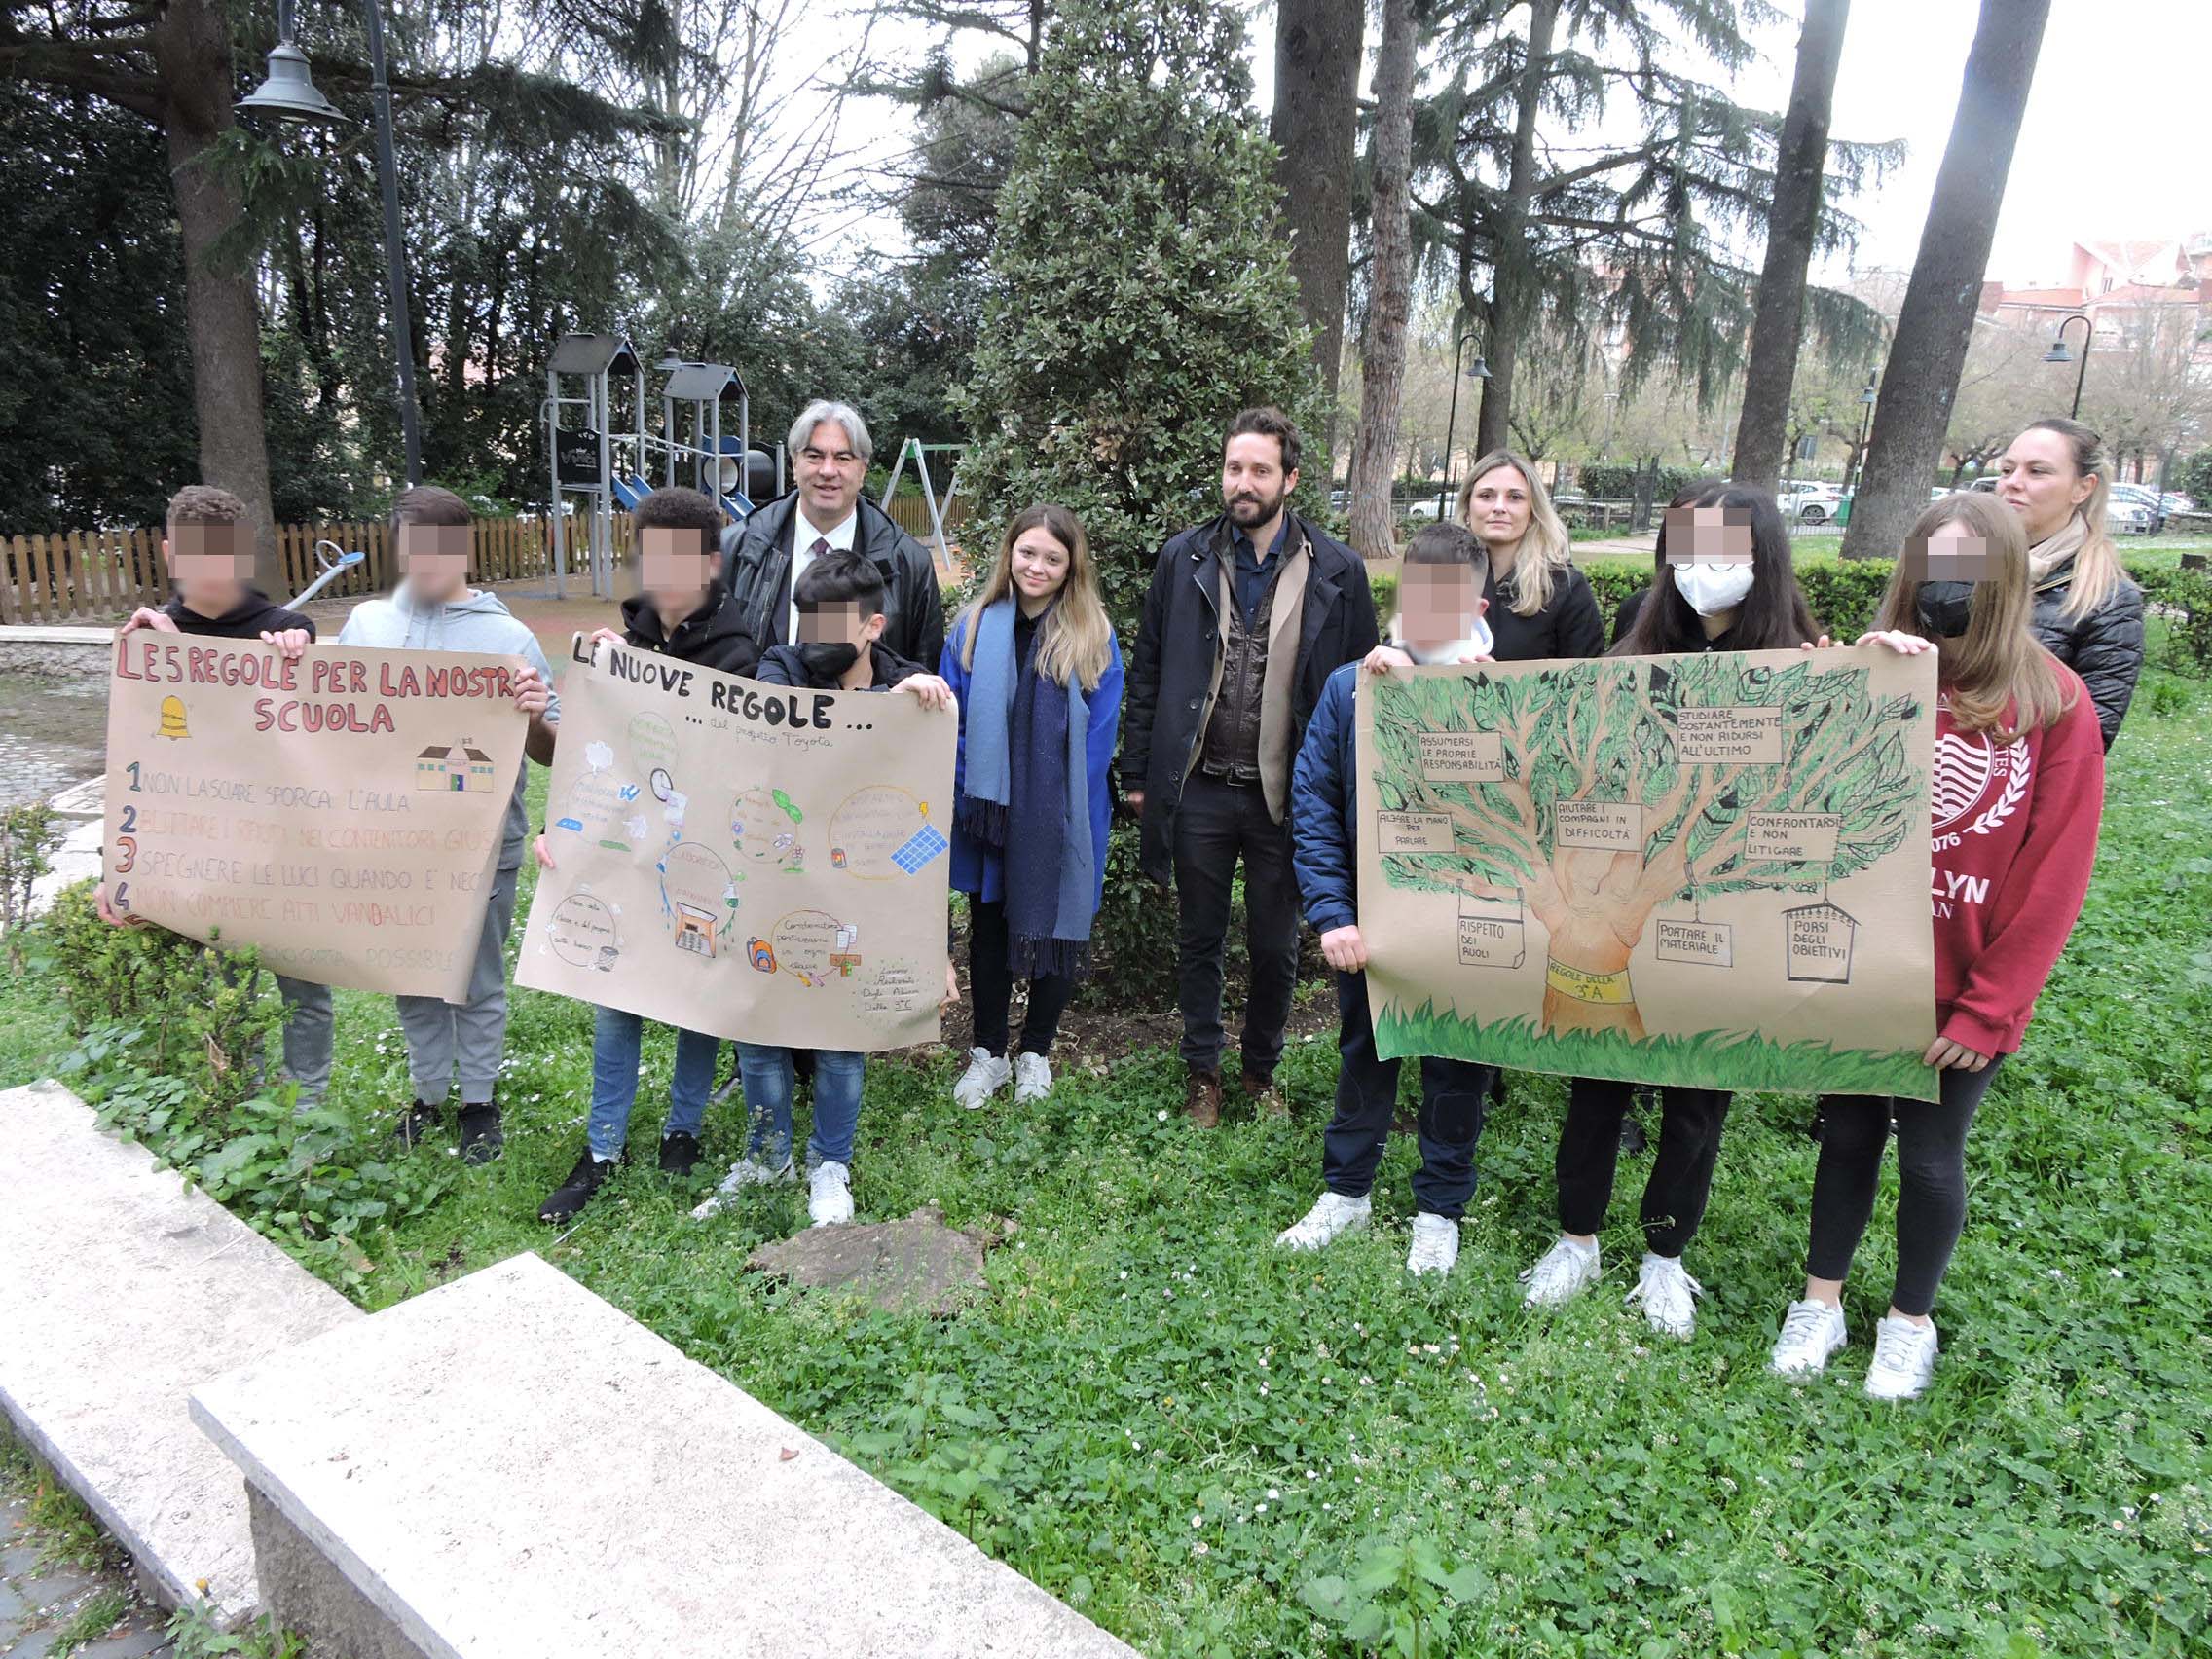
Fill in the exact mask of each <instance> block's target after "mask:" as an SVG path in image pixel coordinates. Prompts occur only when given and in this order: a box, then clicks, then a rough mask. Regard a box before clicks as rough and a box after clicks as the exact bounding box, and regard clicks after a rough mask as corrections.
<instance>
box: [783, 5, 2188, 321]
mask: <svg viewBox="0 0 2212 1659" xmlns="http://www.w3.org/2000/svg"><path fill="white" fill-rule="evenodd" d="M1780 3H1781V5H1782V8H1783V9H1784V10H1785V11H1787V12H1789V13H1791V14H1792V15H1793V16H1794V15H1795V14H1796V13H1797V11H1798V7H1797V5H1796V3H1795V0H1780ZM1979 13H1980V6H1979V4H1978V0H1853V4H1852V8H1851V24H1850V29H1849V32H1848V33H1847V34H1846V36H1845V40H1844V51H1843V66H1842V70H1841V72H1840V74H1839V77H1838V81H1837V86H1836V98H1835V121H1834V125H1833V127H1832V128H1831V129H1830V130H1831V133H1832V134H1833V135H1834V136H1835V137H1838V138H1853V139H1867V140H1879V139H1890V138H1902V139H1903V140H1905V142H1906V144H1907V146H1908V154H1907V157H1906V159H1905V161H1904V163H1903V164H1902V166H1899V167H1898V168H1897V169H1895V170H1894V171H1893V172H1892V173H1891V174H1890V175H1889V177H1888V178H1887V179H1886V180H1885V181H1884V182H1883V184H1882V185H1881V186H1880V187H1879V188H1877V189H1875V190H1873V191H1870V192H1867V193H1865V194H1864V195H1862V198H1861V199H1860V200H1858V201H1856V202H1854V203H1851V210H1852V211H1853V212H1854V213H1855V214H1856V215H1857V216H1858V217H1859V218H1860V219H1862V221H1864V223H1865V226H1866V235H1865V239H1864V240H1863V241H1862V243H1861V245H1860V248H1859V250H1858V253H1857V255H1856V256H1855V263H1856V264H1857V265H1858V266H1859V267H1861V268H1862V269H1863V268H1865V267H1867V266H1893V267H1906V266H1909V265H1910V264H1911V263H1912V259H1913V255H1914V253H1915V251H1916V250H1917V249H1918V247H1919V245H1920V232H1921V226H1922V223H1923V221H1924V220H1925V219H1926V217H1927V213H1928V199H1929V196H1930V194H1931V193H1932V192H1933V190H1934V189H1935V183H1936V167H1937V166H1938V165H1939V164H1940V163H1941V161H1942V158H1943V145H1944V143H1945V141H1946V140H1947V139H1948V137H1949V136H1950V130H1951V116H1952V113H1953V111H1954V110H1955V108H1956V107H1957V104H1958V95H1959V82H1960V77H1961V74H1962V72H1963V70H1964V68H1965V64H1966V55H1967V48H1968V46H1969V45H1970V44H1971V43H1972V39H1973V30H1974V23H1975V20H1976V18H1977V17H1978V15H1979ZM1247 17H1248V18H1249V26H1250V32H1251V51H1252V57H1253V70H1254V75H1255V78H1256V80H1257V83H1258V85H1257V89H1256V92H1255V97H1254V102H1255V104H1256V106H1257V108H1258V109H1259V110H1260V111H1262V112H1265V111H1266V110H1267V108H1268V107H1269V104H1270V101H1271V99H1272V80H1273V75H1272V67H1273V53H1274V9H1273V7H1272V5H1268V4H1265V3H1261V4H1257V5H1254V6H1252V7H1251V8H1250V9H1249V10H1248V11H1247ZM1516 20H1518V19H1516ZM1372 32H1373V31H1372V29H1371V30H1370V33H1372ZM910 39H911V47H912V51H913V52H914V54H915V55H919V54H920V53H921V51H922V50H923V49H925V48H926V47H927V46H928V44H929V43H930V36H929V34H928V33H927V32H925V31H921V30H913V31H911V35H910ZM876 42H877V46H878V49H879V50H881V49H883V48H884V47H887V46H888V47H889V48H890V50H891V51H892V52H893V53H894V54H897V53H898V52H899V51H900V50H901V43H900V42H899V41H898V40H896V39H895V38H890V37H887V36H886V35H885V34H883V33H881V32H879V33H878V35H877V37H876ZM1368 45H1369V48H1370V55H1372V47H1373V42H1372V41H1370V42H1369V43H1368ZM1759 45H1760V48H1761V51H1762V55H1763V56H1762V60H1761V61H1760V62H1759V63H1758V64H1756V65H1755V66H1753V67H1751V68H1750V69H1748V70H1747V71H1745V73H1744V74H1743V76H1742V77H1741V78H1740V79H1739V81H1738V82H1737V85H1736V92H1737V96H1738V97H1739V99H1740V100H1741V101H1743V102H1745V103H1747V104H1751V105H1753V106H1758V107H1765V108H1771V109H1780V108H1782V107H1783V106H1784V105H1786V104H1787V103H1788V96H1789V77H1790V73H1791V70H1792V68H1793V67H1794V61H1795V55H1796V50H1797V25H1796V22H1795V21H1794V20H1791V21H1789V22H1788V23H1786V24H1784V25H1782V26H1780V27H1777V28H1774V29H1771V30H1768V31H1766V32H1765V33H1764V34H1763V35H1762V36H1761V37H1760V40H1759ZM982 50H983V49H981V48H977V49H976V50H975V51H973V52H970V51H963V52H962V53H961V54H960V56H961V57H963V58H966V59H969V60H971V61H972V60H973V59H974V58H975V57H977V56H979V55H981V52H982ZM2208 58H2212V0H2052V5H2051V9H2050V21H2049V24H2048V26H2047V27H2046V30H2045V32H2044V41H2043V52H2042V55H2041V57H2040V59H2039V61H2038V64H2037V70H2036V79H2035V89H2034V92H2033V93H2032V94H2031V96H2030V99H2029V103H2028V113H2027V120H2026V122H2025V124H2024V125H2023V127H2022V129H2021V132H2020V143H2019V148H2018V150H2017V152H2016V153H2015V154H2014V156H2013V159H2012V169H2011V176H2010V179H2009V187H2008V189H2007V192H2006V198H2005V210H2004V215H2003V218H2002V219H2001V221H2000V223H1999V226H1998V233H1997V243H1996V247H1995V248H1994V250H1993V251H1992V253H1991V256H1990V265H1989V275H1990V276H1993V277H1997V278H2000V279H2002V280H2004V281H2006V282H2008V283H2009V284H2011V285H2013V286H2026V285H2028V284H2030V283H2033V282H2037V281H2047V280H2051V279H2054V278H2056V277H2057V276H2059V275H2061V274H2062V272H2063V268H2064V261H2065V257H2066V251H2067V248H2068V246H2069V245H2070V244H2071V242H2072V241H2073V240H2075V239H2077V238H2094V237H2165V236H2183V235H2186V234H2188V233H2190V232H2192V231H2204V230H2212V182H2208V179H2207V171H2206V157H2207V151H2208V150H2212V142H2208V139H2207V122H2206V117H2207V108H2208V105H2212V89H2208V88H2207V86H2206V84H2205V76H2204V65H2205V63H2206V61H2207V60H2208ZM845 136H846V139H847V141H848V142H855V141H862V142H866V141H870V140H872V141H873V143H874V144H877V145H880V146H882V148H883V151H884V153H886V154H888V153H891V152H893V151H894V150H902V149H903V148H904V146H905V145H907V144H910V143H911V142H912V139H911V135H910V129H909V125H908V120H907V118H906V116H905V114H904V112H903V111H898V110H894V109H893V108H891V107H890V106H888V105H885V104H883V103H880V102H872V103H871V102H866V101H863V102H861V103H860V104H859V105H858V106H857V107H855V108H853V109H851V110H850V111H849V113H848V115H847V119H846V126H845ZM880 234H881V226H880V224H874V225H865V226H863V227H856V228H855V230H854V232H853V233H852V234H851V235H849V236H845V237H839V238H837V239H836V245H835V246H834V247H833V248H830V247H826V248H825V249H824V250H823V251H824V252H825V254H826V255H827V256H828V257H829V259H830V262H831V263H832V264H838V263H843V262H845V259H846V258H849V257H855V256H857V255H858V254H859V253H860V252H861V251H863V246H864V240H866V239H870V238H871V236H879V235H880ZM1816 275H1817V276H1819V277H1821V278H1824V279H1826V280H1830V281H1834V280H1839V279H1840V278H1841V277H1842V276H1845V275H1846V271H1845V269H1844V267H1843V266H1841V265H1840V264H1835V265H1831V267H1830V268H1828V269H1826V270H1824V271H1822V272H1819V273H1817V274H1816Z"/></svg>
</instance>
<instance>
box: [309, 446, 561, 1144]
mask: <svg viewBox="0 0 2212 1659" xmlns="http://www.w3.org/2000/svg"><path fill="white" fill-rule="evenodd" d="M390 533H391V540H392V545H393V546H394V547H395V548H396V549H397V550H398V555H399V572H400V575H399V585H398V587H396V588H395V589H394V590H393V591H392V595H391V597H390V598H389V599H371V600H364V601H363V602H362V603H361V604H360V605H358V606H356V607H355V608H354V609H353V613H352V614H351V615H350V616H349V617H347V619H346V627H345V631H344V632H343V633H341V634H340V635H339V636H338V643H339V644H340V645H369V646H377V647H382V648H386V649H398V650H421V651H485V652H492V653H497V654H502V655H508V656H517V657H520V658H522V659H523V666H522V667H521V668H520V669H518V670H517V671H516V673H515V677H514V698H515V706H516V707H517V708H519V709H521V710H522V711H523V712H524V713H525V714H527V715H528V716H529V717H530V732H529V735H528V737H527V738H526V739H525V740H524V744H523V750H524V753H525V754H527V755H528V756H530V758H531V759H533V760H535V761H536V762H537V763H538V764H539V765H541V766H542V765H544V764H546V763H548V762H549V761H551V760H552V758H553V739H554V727H555V726H556V725H557V724H558V723H559V722H560V719H561V704H560V700H559V699H558V698H557V697H555V696H554V694H553V685H552V672H553V671H552V668H551V665H550V664H548V663H547V662H546V660H545V653H544V652H543V651H542V650H540V649H539V648H538V645H537V639H536V636H535V635H534V634H532V633H531V631H530V629H529V628H528V627H526V626H525V625H524V624H523V623H522V622H520V621H518V620H516V618H515V617H514V616H513V615H512V614H511V613H510V612H509V611H508V609H507V608H506V607H505V606H503V605H501V604H500V603H499V601H498V598H497V597H496V596H495V595H493V594H489V593H479V592H477V591H476V590H475V589H473V588H471V587H470V586H469V585H468V557H469V546H470V542H471V535H470V531H469V513H468V503H467V502H465V501H463V500H462V499H461V498H460V497H459V496H456V495H455V494H454V493H453V492H452V491H450V490H441V489H438V488H437V487H436V486H434V485H417V486H416V487H415V488H414V489H411V490H408V491H405V492H403V493H402V494H401V495H400V497H399V498H398V499H397V500H395V501H394V502H392V504H391V521H390ZM529 776H530V768H529V767H528V766H523V767H519V768H517V770H516V772H515V789H514V796H513V798H512V799H511V800H510V801H509V803H508V806H507V821H506V832H505V836H504V838H503V840H502V841H501V843H500V847H499V856H498V866H497V868H496V870H495V872H494V875H493V880H492V888H491V891H490V893H489V894H488V895H487V897H486V902H485V915H484V929H483V932H482V933H481V934H480V935H479V936H478V938H477V944H476V961H475V965H474V968H473V969H472V971H471V973H470V975H469V979H468V1000H467V1001H466V1002H465V1003H461V1004H460V1005H458V1006H457V1005H455V1004H452V1003H447V1002H441V1001H440V1000H439V999H438V998H436V997H398V998H395V999H394V1000H395V1001H396V1002H397V1003H398V1005H399V1023H400V1028H401V1029H402V1030H403V1031H404V1032H405V1033H406V1036H407V1065H408V1070H409V1072H410V1074H411V1076H412V1078H413V1082H414V1086H415V1094H414V1100H413V1102H412V1103H411V1104H410V1105H409V1106H408V1108H407V1110H406V1111H405V1113H404V1114H402V1116H401V1119H400V1124H399V1138H400V1140H401V1142H402V1143H403V1144H405V1145H408V1146H413V1145H416V1144H418V1143H420V1142H422V1141H424V1140H425V1139H427V1138H428V1137H429V1136H431V1135H433V1134H435V1133H436V1132H437V1131H438V1128H439V1125H440V1124H441V1123H442V1122H443V1119H444V1115H445V1102H446V1098H447V1096H448V1095H449V1094H451V1093H452V1092H453V1087H454V1081H455V1075H456V1073H457V1072H458V1074H459V1076H460V1082H461V1141H460V1150H461V1158H462V1160H463V1161H466V1162H469V1163H488V1162H490V1161H492V1160H493V1159H495V1158H497V1157H498V1155H499V1152H500V1149H501V1148H502V1146H503V1145H504V1144H505V1143H504V1137H503V1136H502V1135H501V1133H500V1130H499V1107H498V1099H497V1098H496V1093H495V1091H496V1088H497V1085H498V1077H499V1061H500V1058H501V1056H502V1055H503V1053H504V1052H505V1050H506V1043H507V972H506V943H507V934H508V931H509V930H510V929H511V928H512V927H513V925H514V917H515V883H516V879H517V877H518V876H519V874H520V872H521V869H522V854H523V842H524V840H525V839H526V836H527V832H528V829H529V818H528V816H527V815H526V813H525V811H524V808H523V792H524V789H525V787H526V786H527V784H528V782H529Z"/></svg>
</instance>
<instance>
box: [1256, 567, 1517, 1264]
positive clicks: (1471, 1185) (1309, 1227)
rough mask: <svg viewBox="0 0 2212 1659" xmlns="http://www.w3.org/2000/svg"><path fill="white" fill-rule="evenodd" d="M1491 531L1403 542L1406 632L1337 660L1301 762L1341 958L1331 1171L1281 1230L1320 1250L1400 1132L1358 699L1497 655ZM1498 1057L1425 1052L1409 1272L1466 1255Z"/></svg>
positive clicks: (1344, 1226) (1283, 1239)
mask: <svg viewBox="0 0 2212 1659" xmlns="http://www.w3.org/2000/svg"><path fill="white" fill-rule="evenodd" d="M1487 564H1488V559H1487V557H1486V556H1485V554H1484V551H1483V546H1482V543H1481V542H1479V541H1477V540H1476V539H1475V537H1474V536H1473V535H1470V534H1469V533H1468V532H1467V531H1466V530H1465V529H1463V528H1462V527H1460V526H1458V525H1456V524H1439V525H1430V526H1428V527H1427V528H1426V529H1424V530H1422V531H1421V532H1420V533H1419V535H1416V536H1415V537H1414V538H1413V542H1412V544H1411V545H1410V546H1408V547H1407V549H1406V555H1405V561H1404V568H1403V574H1402V575H1401V577H1400V598H1401V599H1402V601H1403V608H1402V610H1401V612H1400V628H1401V633H1400V644H1399V645H1397V646H1388V645H1382V646H1378V647H1376V649H1375V650H1374V651H1373V652H1371V653H1370V654H1369V655H1368V657H1367V660H1366V661H1365V662H1364V663H1346V665H1345V666H1344V667H1342V668H1340V669H1338V670H1336V672H1335V673H1333V674H1331V675H1330V676H1329V678H1328V681H1327V682H1326V683H1325V684H1324V685H1323V686H1322V688H1321V699H1320V701H1319V703H1317V704H1316V705H1315V706H1314V710H1313V719H1312V723H1311V724H1310V725H1309V726H1308V727H1307V729H1306V742H1305V744H1304V745H1303V746H1302V747H1301V748H1300V750H1299V752H1298V764H1297V766H1296V767H1295V768H1294V769H1293V771H1292V774H1291V797H1290V798H1291V807H1290V821H1291V849H1292V859H1293V865H1294V867H1295V868H1296V870H1297V874H1298V891H1299V894H1300V896H1301V898H1302V899H1303V900H1304V901H1305V904H1306V919H1307V920H1308V921H1309V922H1311V923H1312V924H1313V927H1314V930H1315V931H1316V932H1317V933H1319V934H1320V936H1321V955H1322V958H1323V960H1325V961H1326V962H1327V963H1328V964H1329V966H1330V967H1331V968H1332V969H1334V970H1335V971H1336V978H1337V1010H1338V1014H1339V1021H1340V1023H1339V1030H1338V1035H1337V1051H1338V1054H1339V1055H1340V1056H1341V1062H1342V1063H1341V1064H1340V1065H1339V1067H1338V1070H1337V1110H1336V1116H1335V1117H1333V1118H1332V1119H1331V1120H1330V1121H1329V1127H1328V1130H1327V1132H1326V1133H1325V1134H1323V1136H1322V1137H1321V1180H1322V1185H1323V1187H1324V1188H1325V1189H1326V1190H1325V1191H1324V1192H1323V1193H1322V1194H1321V1197H1320V1198H1318V1199H1317V1200H1316V1201H1315V1203H1314V1205H1313V1207H1312V1208H1311V1209H1310V1210H1309V1211H1308V1212H1307V1213H1306V1215H1305V1217H1304V1218H1303V1219H1302V1220H1300V1221H1299V1222H1297V1223H1296V1224H1295V1225H1293V1226H1291V1227H1288V1228H1286V1229H1284V1230H1283V1232H1282V1233H1281V1235H1279V1236H1277V1238H1276V1239H1275V1242H1276V1243H1277V1244H1278V1245H1280V1246H1281V1247H1282V1248H1284V1249H1286V1250H1318V1249H1320V1248H1321V1247H1322V1246H1323V1245H1325V1244H1328V1243H1330V1242H1332V1241H1333V1240H1335V1239H1336V1238H1338V1237H1340V1236H1342V1235H1345V1234H1346V1233H1353V1232H1357V1231H1359V1230H1360V1229H1362V1228H1364V1227H1366V1225H1367V1223H1368V1218H1369V1215H1370V1213H1371V1211H1372V1209H1373V1199H1372V1198H1371V1197H1370V1193H1371V1190H1372V1189H1373V1187H1374V1185H1375V1170H1376V1166H1377V1165H1378V1164H1380V1163H1381V1162H1382V1161H1383V1145H1384V1142H1385V1141H1386V1140H1387V1138H1388V1136H1389V1133H1390V1120H1391V1118H1392V1117H1393V1116H1394V1114H1395V1110H1396V1106H1397V1099H1398V1062H1397V1061H1396V1060H1385V1059H1382V1058H1379V1057H1378V1056H1377V1054H1376V1052H1375V1027H1374V1024H1373V1021H1372V1019H1371V1018H1370V1015H1369V1012H1368V1004H1367V973H1366V969H1367V941H1366V940H1365V939H1364V938H1362V937H1361V935H1360V931H1359V858H1358V851H1357V842H1356V838H1355V830H1354V823H1355V819H1356V815H1357V813H1358V810H1359V769H1358V765H1357V763H1356V760H1355V757H1354V755H1353V746H1354V733H1355V731H1356V728H1357V724H1358V722H1357V721H1356V720H1355V719H1354V718H1353V711H1352V699H1353V698H1354V697H1355V696H1356V695H1357V694H1358V679H1359V676H1360V675H1361V674H1363V673H1368V674H1387V673H1388V672H1389V671H1390V670H1391V669H1392V668H1402V667H1410V666H1411V665H1412V664H1414V663H1417V662H1419V663H1445V662H1452V663H1456V662H1481V661H1487V660H1489V651H1490V646H1491V644H1492V641H1491V635H1490V629H1489V627H1488V626H1487V625H1486V624H1485V623H1484V621H1483V619H1482V618H1483V611H1484V609H1485V608H1486V604H1485V601H1484V599H1483V597H1482V593H1483V580H1484V576H1483V572H1484V568H1485V566H1486V565H1487ZM1495 1076H1496V1068H1495V1067H1494V1066H1485V1065H1476V1064H1474V1063H1473V1062H1471V1061H1467V1060H1452V1059H1439V1058H1427V1059H1423V1060H1422V1061H1421V1062H1420V1114H1419V1120H1418V1124H1417V1128H1418V1138H1419V1145H1420V1169H1419V1172H1417V1173H1416V1174H1415V1176H1414V1209H1415V1214H1414V1224H1413V1237H1412V1240H1411V1242H1410V1244H1409V1245H1408V1247H1407V1251H1406V1271H1407V1272H1410V1273H1416V1274H1420V1273H1449V1272H1451V1271H1452V1267H1453V1264H1454V1263H1455V1262H1456V1261H1457V1260H1458V1259H1459V1218H1460V1217H1461V1216H1462V1215H1464V1214H1465V1213H1466V1208H1467V1199H1468V1198H1469V1197H1470V1196H1471V1195H1472V1194H1473V1192H1474V1189H1475V1141H1476V1138H1477V1137H1478V1136H1479V1135H1480V1134H1481V1133H1482V1126H1483V1105H1484V1102H1485V1101H1486V1100H1487V1099H1488V1098H1489V1097H1490V1088H1491V1083H1492V1080H1493V1078H1494V1077H1495Z"/></svg>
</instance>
